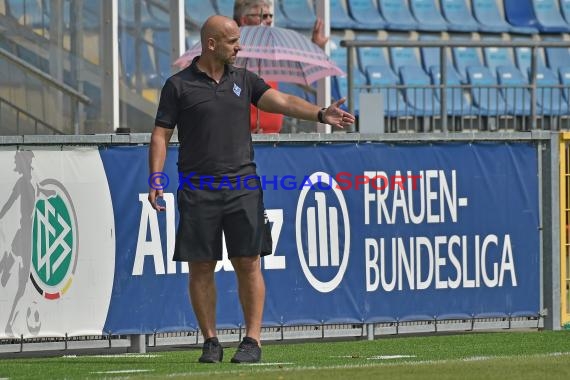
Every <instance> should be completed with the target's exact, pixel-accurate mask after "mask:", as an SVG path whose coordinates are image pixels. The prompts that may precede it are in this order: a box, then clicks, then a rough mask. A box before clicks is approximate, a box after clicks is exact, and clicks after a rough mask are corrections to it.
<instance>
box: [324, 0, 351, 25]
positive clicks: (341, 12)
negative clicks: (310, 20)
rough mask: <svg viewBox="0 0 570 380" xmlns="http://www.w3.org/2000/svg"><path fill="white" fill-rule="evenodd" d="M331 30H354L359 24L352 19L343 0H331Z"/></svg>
mask: <svg viewBox="0 0 570 380" xmlns="http://www.w3.org/2000/svg"><path fill="white" fill-rule="evenodd" d="M330 20H331V28H334V29H354V28H355V27H356V26H357V23H356V22H355V21H354V20H353V19H351V18H350V16H349V15H348V13H347V11H346V9H344V5H343V3H342V1H341V0H330Z"/></svg>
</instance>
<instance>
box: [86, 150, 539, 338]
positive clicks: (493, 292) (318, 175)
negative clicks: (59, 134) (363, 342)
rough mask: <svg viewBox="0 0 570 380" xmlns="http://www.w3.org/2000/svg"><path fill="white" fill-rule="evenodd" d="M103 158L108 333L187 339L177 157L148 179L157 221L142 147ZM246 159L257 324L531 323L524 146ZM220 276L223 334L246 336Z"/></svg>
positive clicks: (533, 295)
mask: <svg viewBox="0 0 570 380" xmlns="http://www.w3.org/2000/svg"><path fill="white" fill-rule="evenodd" d="M100 154H101V158H102V161H103V164H104V167H105V173H106V175H107V180H108V183H109V188H110V192H111V197H112V203H113V211H114V224H115V228H116V255H115V267H114V273H115V275H114V284H113V292H112V296H111V303H110V307H109V313H108V316H107V320H106V322H105V327H104V331H105V332H108V333H121V334H125V333H151V332H161V331H179V330H190V329H195V328H196V325H197V324H196V321H195V319H194V315H193V313H192V310H191V308H190V306H189V302H188V290H187V286H188V285H187V284H188V278H187V277H188V276H187V271H188V269H187V267H186V265H185V264H180V263H175V262H173V261H172V260H171V258H172V255H173V251H174V237H175V233H176V225H177V222H178V213H177V210H176V190H177V187H178V183H179V175H178V172H177V168H176V160H177V157H176V156H177V149H176V148H174V147H172V148H170V149H169V151H168V157H167V163H166V165H165V169H164V173H156V175H158V176H160V177H161V183H164V184H166V188H165V190H164V191H165V204H166V212H164V213H160V214H157V213H156V212H154V210H153V209H152V208H151V207H150V205H149V204H148V201H147V195H148V188H149V174H148V159H147V156H148V148H147V147H118V148H108V149H103V150H101V152H100ZM255 155H256V156H255V157H256V162H257V163H258V174H259V176H260V177H261V186H262V188H263V190H264V194H265V206H266V209H267V214H268V217H269V220H270V221H271V225H272V236H273V244H274V254H273V255H271V256H268V257H265V258H264V259H263V260H262V269H263V272H264V277H265V281H266V285H267V299H266V306H265V314H264V324H265V325H281V324H283V325H291V324H299V323H323V322H324V323H337V322H338V323H341V322H342V323H344V322H377V321H395V320H412V319H433V318H453V317H458V316H459V317H472V316H474V317H482V316H506V315H536V314H537V313H538V310H539V308H540V305H539V303H540V296H539V290H540V283H539V279H540V265H539V251H540V247H539V214H538V204H539V199H538V163H537V157H536V147H535V146H533V145H532V144H524V143H517V144H500V143H489V144H441V145H437V144H435V145H434V144H410V145H387V144H330V145H325V144H323V145H317V146H313V145H311V146H307V145H290V146H286V145H279V146H277V147H275V146H273V145H271V146H269V145H268V146H263V145H256V146H255ZM194 179H195V178H194ZM187 180H189V179H188V178H185V177H184V176H183V177H182V178H181V183H184V182H186V181H187ZM152 181H153V179H152V178H151V181H150V182H151V184H152ZM244 183H245V182H244ZM203 185H204V186H211V184H208V180H207V178H205V179H204V183H203ZM224 186H226V187H227V186H232V185H231V184H228V183H225V185H224ZM94 207H95V205H94ZM216 269H217V272H216V281H217V290H218V316H217V321H218V326H219V327H221V328H222V327H235V326H240V325H243V318H242V315H241V309H240V307H239V302H238V297H237V288H236V282H235V274H234V273H233V269H232V267H231V264H230V263H229V261H228V260H224V261H222V262H220V263H219V264H218V266H217V268H216Z"/></svg>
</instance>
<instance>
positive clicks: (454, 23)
mask: <svg viewBox="0 0 570 380" xmlns="http://www.w3.org/2000/svg"><path fill="white" fill-rule="evenodd" d="M441 12H442V13H443V16H444V17H445V19H446V20H447V28H448V29H449V30H452V31H457V32H476V31H478V30H479V26H480V25H479V23H478V22H477V20H475V18H474V17H473V14H472V13H471V11H469V8H468V7H467V4H466V3H465V0H441Z"/></svg>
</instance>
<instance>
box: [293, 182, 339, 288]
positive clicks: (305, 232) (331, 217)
mask: <svg viewBox="0 0 570 380" xmlns="http://www.w3.org/2000/svg"><path fill="white" fill-rule="evenodd" d="M311 185H312V186H311ZM313 196H314V199H312V198H313ZM331 205H332V206H331ZM339 208H340V214H339ZM295 235H296V241H297V253H298V255H299V262H300V263H301V268H302V269H303V273H304V274H305V277H306V278H307V280H308V281H309V283H310V284H311V285H312V286H313V288H315V289H316V290H318V291H319V292H321V293H328V292H331V291H333V290H334V289H336V287H337V286H338V285H339V284H340V282H341V281H342V278H343V276H344V273H345V272H346V268H347V265H348V257H349V253H350V222H349V219H348V208H347V206H346V201H345V199H344V195H343V193H342V191H341V190H340V189H339V187H338V184H337V182H336V181H335V180H334V178H333V177H331V176H330V175H329V174H327V173H324V172H315V173H313V174H311V176H310V177H309V178H308V180H307V182H306V186H304V187H303V190H302V191H301V194H300V195H299V200H298V202H297V212H296V218H295ZM341 235H343V236H341ZM303 236H305V237H306V239H304V238H303ZM305 241H306V246H305ZM323 271H326V272H327V274H326V275H323V273H322V272H323ZM331 271H332V272H333V273H334V274H333V275H332V276H331V274H330V272H331ZM335 272H336V273H335ZM317 275H318V276H319V277H320V278H317ZM323 277H327V279H323Z"/></svg>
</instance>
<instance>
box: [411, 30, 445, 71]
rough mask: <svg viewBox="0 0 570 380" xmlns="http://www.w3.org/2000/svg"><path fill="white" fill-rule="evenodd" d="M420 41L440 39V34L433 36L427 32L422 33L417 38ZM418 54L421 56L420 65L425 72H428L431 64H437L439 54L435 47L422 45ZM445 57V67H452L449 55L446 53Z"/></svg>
mask: <svg viewBox="0 0 570 380" xmlns="http://www.w3.org/2000/svg"><path fill="white" fill-rule="evenodd" d="M419 39H420V40H421V41H435V40H441V37H440V36H434V35H429V34H425V35H424V34H422V35H420V38H419ZM420 55H421V58H422V65H423V68H424V70H425V72H426V73H429V71H430V68H431V67H432V66H439V64H440V62H439V56H440V51H439V48H437V47H422V48H420ZM446 57H447V60H446V61H447V67H452V63H451V60H450V59H449V55H448V54H446Z"/></svg>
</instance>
